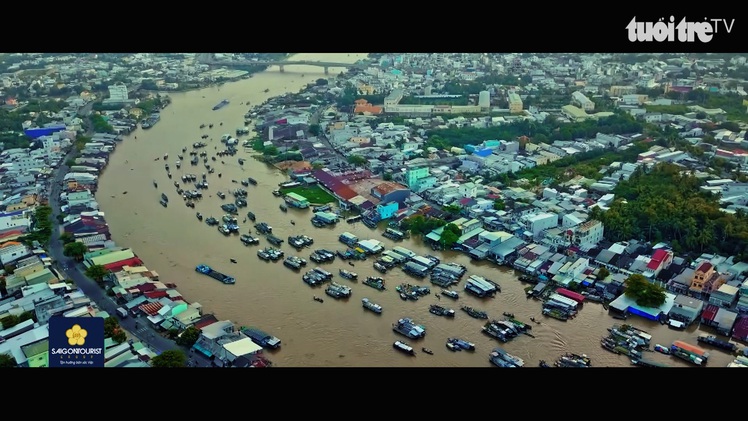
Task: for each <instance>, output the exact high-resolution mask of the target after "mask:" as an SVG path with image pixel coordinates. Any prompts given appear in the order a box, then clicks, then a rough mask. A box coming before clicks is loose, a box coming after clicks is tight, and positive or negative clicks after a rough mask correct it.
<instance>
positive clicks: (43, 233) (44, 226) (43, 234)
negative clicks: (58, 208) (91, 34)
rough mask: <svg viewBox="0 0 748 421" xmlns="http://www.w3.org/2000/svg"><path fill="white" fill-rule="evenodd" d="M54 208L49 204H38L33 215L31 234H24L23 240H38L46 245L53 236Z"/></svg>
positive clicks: (28, 241) (29, 241) (26, 241)
mask: <svg viewBox="0 0 748 421" xmlns="http://www.w3.org/2000/svg"><path fill="white" fill-rule="evenodd" d="M51 216H52V208H51V207H49V206H38V207H37V208H36V209H35V210H34V214H33V216H32V217H31V226H32V230H31V232H30V233H29V234H26V235H24V236H23V237H22V238H21V241H23V242H24V243H29V244H30V243H32V242H34V241H38V242H39V243H41V244H43V245H46V244H47V243H49V239H50V238H52V219H51V218H50V217H51Z"/></svg>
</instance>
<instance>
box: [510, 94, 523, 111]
mask: <svg viewBox="0 0 748 421" xmlns="http://www.w3.org/2000/svg"><path fill="white" fill-rule="evenodd" d="M507 99H508V101H509V112H510V113H512V114H516V113H521V112H522V98H520V97H519V95H517V94H516V93H514V92H512V93H510V94H509V95H508V96H507Z"/></svg>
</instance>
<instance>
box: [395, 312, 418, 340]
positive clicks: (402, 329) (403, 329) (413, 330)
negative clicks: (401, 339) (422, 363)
mask: <svg viewBox="0 0 748 421" xmlns="http://www.w3.org/2000/svg"><path fill="white" fill-rule="evenodd" d="M392 330H393V331H395V332H396V333H399V334H401V335H403V336H406V337H408V338H410V339H419V338H423V337H424V336H426V329H425V328H424V327H423V326H421V325H418V324H416V323H415V322H414V321H413V319H410V318H407V317H404V318H402V319H399V320H398V321H397V322H395V323H393V324H392Z"/></svg>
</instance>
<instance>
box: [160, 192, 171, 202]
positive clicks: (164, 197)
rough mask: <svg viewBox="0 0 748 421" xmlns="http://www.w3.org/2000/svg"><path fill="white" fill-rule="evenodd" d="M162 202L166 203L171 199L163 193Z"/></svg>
mask: <svg viewBox="0 0 748 421" xmlns="http://www.w3.org/2000/svg"><path fill="white" fill-rule="evenodd" d="M161 200H163V201H164V202H168V201H169V198H168V197H167V196H166V193H161Z"/></svg>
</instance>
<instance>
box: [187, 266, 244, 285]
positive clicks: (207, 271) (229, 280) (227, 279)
mask: <svg viewBox="0 0 748 421" xmlns="http://www.w3.org/2000/svg"><path fill="white" fill-rule="evenodd" d="M195 272H198V273H202V274H203V275H207V276H210V277H211V278H213V279H216V280H219V281H221V282H223V283H224V284H227V285H231V284H235V283H236V279H235V278H234V277H233V276H229V275H225V274H223V273H221V272H219V271H217V270H215V269H213V268H211V267H210V266H208V265H197V266H196V267H195Z"/></svg>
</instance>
